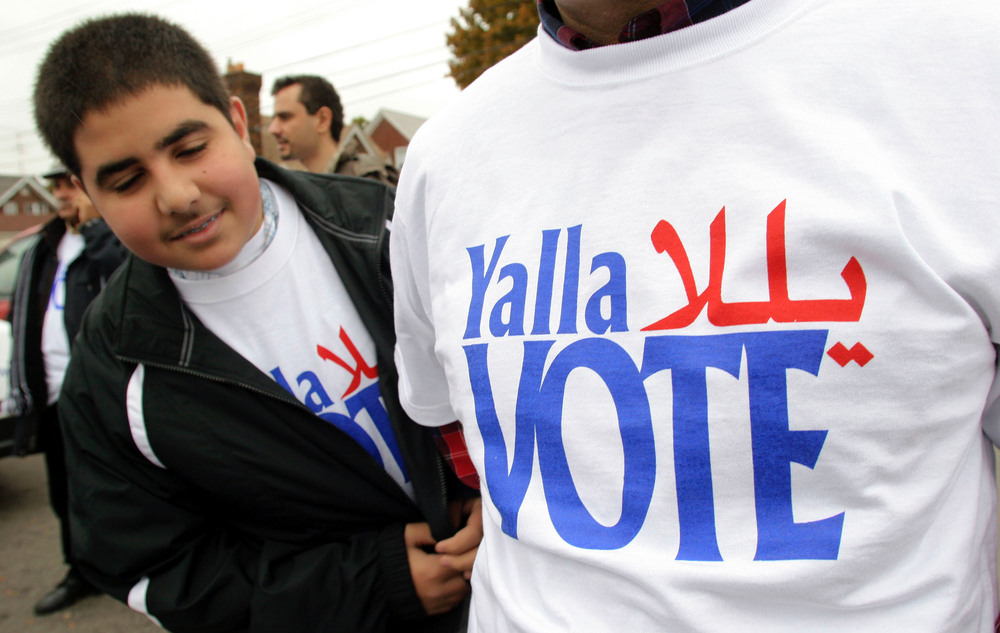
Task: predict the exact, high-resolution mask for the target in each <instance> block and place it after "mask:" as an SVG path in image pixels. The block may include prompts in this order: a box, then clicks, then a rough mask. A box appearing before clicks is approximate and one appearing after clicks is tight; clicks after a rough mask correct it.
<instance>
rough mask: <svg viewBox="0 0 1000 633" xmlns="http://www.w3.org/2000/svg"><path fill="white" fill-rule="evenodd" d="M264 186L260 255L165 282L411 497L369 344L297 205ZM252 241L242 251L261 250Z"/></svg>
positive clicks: (284, 193) (279, 191) (278, 190)
mask: <svg viewBox="0 0 1000 633" xmlns="http://www.w3.org/2000/svg"><path fill="white" fill-rule="evenodd" d="M263 183H264V184H265V185H266V186H268V187H269V188H270V190H271V192H273V194H274V197H275V199H276V201H277V208H278V222H277V230H276V232H275V234H274V238H273V240H272V241H271V242H270V244H269V245H267V246H266V250H264V251H263V252H262V253H260V254H259V255H258V256H257V257H256V258H255V259H252V261H250V262H249V263H247V264H246V265H244V266H243V267H242V268H239V269H237V270H233V269H232V267H231V266H230V267H226V269H225V270H226V274H224V275H223V276H219V277H214V278H208V279H205V278H199V279H179V278H178V276H177V275H176V274H172V275H171V279H172V280H173V282H174V284H175V285H176V286H177V289H178V292H180V295H181V297H182V298H183V300H184V303H185V304H186V305H187V306H188V307H189V308H190V309H191V311H192V312H194V313H195V315H197V316H198V318H199V319H200V320H201V321H202V323H204V324H205V326H206V327H208V329H210V330H211V331H212V332H214V333H215V334H216V336H218V337H219V338H221V339H222V340H223V341H225V343H226V344H228V345H229V346H230V347H232V348H233V349H234V350H236V351H237V352H239V354H240V355H241V356H243V357H244V358H246V359H247V360H249V361H250V362H251V363H253V364H254V365H256V366H257V367H258V368H259V369H260V370H261V371H263V372H264V373H266V374H267V375H269V376H271V377H272V378H273V379H274V380H275V381H277V382H278V384H280V385H281V386H282V387H284V388H285V389H286V390H288V391H289V392H290V393H291V394H293V395H294V396H295V397H296V398H297V399H298V400H299V401H300V402H302V403H304V404H305V405H306V406H307V407H309V408H310V409H311V410H312V411H313V412H314V413H315V414H316V415H318V416H319V417H320V418H322V419H323V420H326V421H327V422H329V423H331V424H333V425H334V426H336V427H337V428H339V429H340V430H342V431H344V432H345V433H346V434H347V435H348V436H350V437H351V438H352V439H353V440H354V441H355V442H357V443H358V444H360V445H361V446H362V447H363V448H364V449H365V450H366V451H368V453H369V454H370V455H371V456H372V458H373V459H375V460H376V461H378V462H379V463H380V464H381V465H382V466H383V467H384V468H385V470H386V472H388V473H389V474H390V475H391V476H392V477H393V479H395V480H396V482H397V483H398V484H399V485H400V487H402V488H403V490H404V491H405V492H406V493H407V494H408V495H409V496H410V497H411V498H413V495H414V493H413V485H412V482H411V481H410V479H409V476H408V474H407V473H406V467H405V466H404V465H403V460H402V455H401V453H400V450H399V446H398V444H397V442H396V438H395V434H394V433H393V431H392V428H391V426H390V424H389V417H388V413H387V412H386V409H385V404H384V403H383V401H382V396H381V393H380V392H379V386H378V373H377V371H376V360H375V343H374V341H373V340H372V339H371V337H370V336H369V334H368V330H367V329H366V328H365V325H364V323H363V322H362V320H361V318H360V316H359V315H358V313H357V310H356V309H355V308H354V303H353V302H352V301H351V298H350V296H349V295H348V294H347V291H346V289H345V288H344V285H343V283H342V282H341V280H340V276H339V275H338V274H337V271H336V269H335V268H334V266H333V263H332V262H331V261H330V257H329V255H328V254H327V253H326V251H325V250H324V249H323V247H322V245H321V244H320V243H319V239H318V238H317V237H316V234H315V233H314V232H313V231H312V230H310V228H309V226H308V225H307V224H306V223H305V220H304V219H303V217H302V214H301V211H300V210H299V208H298V206H297V205H296V204H295V200H294V199H293V198H292V197H291V195H290V194H289V193H288V192H287V191H285V190H284V189H282V188H280V187H279V186H277V185H275V184H274V183H271V182H268V181H263ZM259 237H260V236H259V235H257V236H255V237H254V240H251V242H250V243H248V245H247V246H246V247H244V249H245V250H246V249H254V248H256V247H260V246H262V245H261V244H257V242H256V240H258V238H259ZM240 261H245V258H242V257H241V258H240ZM248 315H249V316H248Z"/></svg>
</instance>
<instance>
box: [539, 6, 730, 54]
mask: <svg viewBox="0 0 1000 633" xmlns="http://www.w3.org/2000/svg"><path fill="white" fill-rule="evenodd" d="M746 1H747V0H691V1H689V2H685V0H669V1H668V2H664V3H663V4H661V5H660V6H658V7H656V8H653V9H650V10H649V11H646V12H644V13H640V14H639V15H637V16H635V17H634V18H632V19H631V20H629V22H628V24H626V25H625V28H623V29H622V32H621V33H620V34H619V35H618V42H619V43H621V44H624V43H626V42H635V41H636V40H644V39H646V38H648V37H654V36H656V35H663V34H664V33H669V32H671V31H676V30H677V29H681V28H684V27H685V26H691V25H692V24H695V23H697V22H703V21H705V20H707V19H709V18H714V17H715V16H718V15H722V14H723V13H725V12H726V11H729V10H730V9H735V8H736V7H738V6H740V5H741V4H743V3H744V2H746ZM538 16H539V17H540V18H541V21H542V28H544V29H545V31H546V32H547V33H548V34H549V35H551V36H552V37H553V39H555V40H556V41H557V42H559V43H560V44H562V45H563V46H565V47H566V48H569V49H572V50H577V51H581V50H584V49H588V48H596V47H597V46H600V44H596V43H594V42H593V41H591V40H590V39H589V38H588V37H587V36H586V35H583V34H582V33H580V32H578V31H575V30H574V29H571V28H570V27H568V26H566V25H565V24H564V23H563V21H562V17H560V15H559V9H558V8H557V7H556V4H555V1H554V0H538Z"/></svg>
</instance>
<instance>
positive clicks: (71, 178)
mask: <svg viewBox="0 0 1000 633" xmlns="http://www.w3.org/2000/svg"><path fill="white" fill-rule="evenodd" d="M69 181H70V182H71V183H73V186H74V187H76V188H77V189H79V190H80V191H82V192H84V193H87V189H86V188H85V187H84V186H83V181H82V180H80V179H79V178H77V177H76V174H70V175H69Z"/></svg>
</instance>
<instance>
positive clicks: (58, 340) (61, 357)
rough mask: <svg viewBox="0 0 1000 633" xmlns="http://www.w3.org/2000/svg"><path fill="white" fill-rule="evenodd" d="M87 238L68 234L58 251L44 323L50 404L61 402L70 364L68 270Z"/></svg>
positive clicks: (43, 347) (45, 358)
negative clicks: (67, 367) (60, 398)
mask: <svg viewBox="0 0 1000 633" xmlns="http://www.w3.org/2000/svg"><path fill="white" fill-rule="evenodd" d="M83 247H84V241H83V236H82V235H80V234H79V233H73V232H71V231H66V233H65V234H64V235H63V236H62V239H61V240H59V246H58V247H57V248H56V258H57V260H58V262H57V264H56V274H55V278H54V279H53V281H52V290H51V291H50V292H49V303H48V306H47V307H46V308H45V317H44V318H43V320H42V358H43V359H44V360H45V380H46V384H47V385H48V391H49V401H48V404H50V405H52V404H55V402H56V401H57V400H58V399H59V390H60V389H62V383H63V377H64V376H65V375H66V365H68V364H69V348H70V340H69V334H68V333H67V332H66V269H67V268H69V265H70V264H72V263H73V262H74V261H75V260H76V258H77V257H79V256H80V254H81V253H82V252H83Z"/></svg>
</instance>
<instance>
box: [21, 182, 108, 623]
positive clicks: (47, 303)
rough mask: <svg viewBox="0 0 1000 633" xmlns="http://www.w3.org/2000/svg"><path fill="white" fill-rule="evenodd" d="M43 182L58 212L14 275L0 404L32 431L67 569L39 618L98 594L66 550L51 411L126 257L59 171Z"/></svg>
mask: <svg viewBox="0 0 1000 633" xmlns="http://www.w3.org/2000/svg"><path fill="white" fill-rule="evenodd" d="M43 176H44V177H45V178H47V179H48V180H50V181H51V183H52V193H53V195H54V196H55V198H56V199H57V200H58V201H59V207H58V209H57V211H56V217H54V218H52V220H50V221H49V222H48V223H46V224H45V226H43V227H42V230H41V239H39V240H38V242H36V243H35V244H34V245H33V246H31V247H30V248H29V249H28V250H27V251H25V253H24V256H23V260H22V264H21V267H20V269H19V271H18V278H17V282H16V284H15V286H14V296H13V299H12V302H11V311H10V315H9V319H10V321H11V331H12V336H13V351H12V353H11V371H10V382H11V385H10V397H9V398H8V399H7V400H6V401H5V402H4V407H5V409H6V411H5V412H6V413H7V414H8V415H14V416H18V417H20V418H21V420H20V421H19V425H20V426H22V427H23V428H31V429H34V430H35V431H36V433H37V437H38V442H39V445H40V448H41V449H42V450H43V451H44V452H45V468H46V474H47V478H48V486H49V500H50V502H51V504H52V509H53V511H54V512H55V514H56V516H57V517H58V518H59V531H60V539H61V543H62V552H63V560H64V561H65V563H66V565H68V566H69V571H68V573H67V574H66V577H65V578H64V579H63V580H62V582H60V583H59V584H58V585H57V586H56V587H55V588H54V589H53V590H52V591H50V592H49V593H47V594H46V595H45V596H43V597H42V599H41V600H39V601H38V603H37V604H36V605H35V613H36V614H38V615H46V614H49V613H54V612H56V611H59V610H62V609H65V608H66V607H69V606H71V605H73V604H75V603H76V602H77V601H78V600H80V599H81V598H84V597H86V596H90V595H93V594H96V593H98V591H97V589H95V588H94V587H93V586H92V585H91V584H90V583H88V582H87V581H86V580H84V578H83V577H82V576H81V575H80V573H79V571H78V570H77V569H76V565H75V561H74V558H73V553H72V551H71V548H70V525H69V520H68V518H67V516H68V512H67V503H68V500H67V478H68V477H69V476H70V473H68V472H67V468H66V461H65V454H64V450H63V436H62V431H61V429H60V426H59V415H58V410H57V407H56V403H57V400H58V398H59V390H60V387H61V386H62V381H63V375H64V373H65V371H66V365H67V364H68V363H69V354H70V345H71V343H72V341H73V338H74V337H75V336H76V333H77V331H78V330H79V328H80V322H81V320H82V319H83V313H84V310H86V309H87V306H88V305H90V302H91V301H92V300H93V299H94V297H96V296H97V294H98V293H99V292H100V290H101V288H102V287H103V286H104V283H105V282H106V281H107V279H108V277H109V276H110V275H111V273H113V272H114V271H115V269H116V268H117V267H118V265H119V264H120V263H121V262H122V260H123V259H124V257H125V254H126V250H125V248H124V247H123V246H122V245H121V243H120V242H119V241H118V239H117V238H116V237H115V236H114V234H113V233H112V232H111V230H110V229H109V228H108V225H107V224H105V222H104V220H102V219H101V218H100V216H98V214H97V210H96V209H95V208H94V205H93V203H92V202H91V201H90V198H89V197H87V194H86V193H84V192H83V191H81V190H80V189H79V188H77V187H76V186H75V185H74V184H73V182H72V180H71V179H70V175H69V173H68V172H67V171H66V168H65V167H64V166H63V165H62V164H57V165H55V166H54V167H53V168H52V169H51V170H50V171H48V172H47V173H45V174H44V175H43ZM20 436H21V437H28V436H35V433H21V434H20ZM16 450H17V449H16V448H15V451H16Z"/></svg>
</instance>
